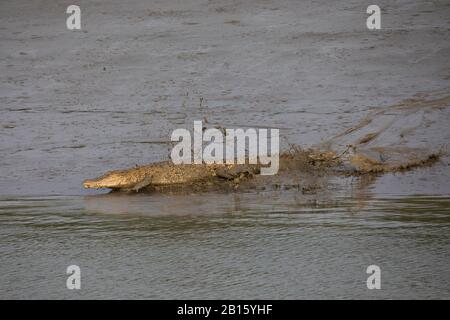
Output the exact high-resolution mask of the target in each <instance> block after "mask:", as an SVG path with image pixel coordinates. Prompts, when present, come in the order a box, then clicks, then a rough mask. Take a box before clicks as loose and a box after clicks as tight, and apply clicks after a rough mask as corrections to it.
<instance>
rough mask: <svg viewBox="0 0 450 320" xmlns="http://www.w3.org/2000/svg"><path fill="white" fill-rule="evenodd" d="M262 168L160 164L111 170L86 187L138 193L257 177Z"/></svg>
mask: <svg viewBox="0 0 450 320" xmlns="http://www.w3.org/2000/svg"><path fill="white" fill-rule="evenodd" d="M257 173H259V166H258V165H236V164H231V165H226V164H201V165H198V164H181V165H174V164H173V163H172V162H169V161H165V162H158V163H153V164H150V165H145V166H140V167H136V168H131V169H125V170H115V171H110V172H108V173H106V174H104V175H103V176H101V177H99V178H95V179H88V180H85V181H84V183H83V185H84V187H85V188H94V189H99V188H109V189H113V190H134V191H138V190H139V189H142V188H145V187H147V186H149V185H152V186H166V185H177V184H179V185H181V184H184V185H187V184H192V183H197V182H201V181H207V180H210V179H212V178H224V179H233V178H234V177H235V176H239V175H240V174H257Z"/></svg>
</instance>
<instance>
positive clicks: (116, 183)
mask: <svg viewBox="0 0 450 320" xmlns="http://www.w3.org/2000/svg"><path fill="white" fill-rule="evenodd" d="M136 183H137V177H136V176H135V175H132V174H131V175H130V173H129V172H128V171H127V170H123V171H120V170H117V171H110V172H108V173H106V174H104V175H103V176H101V177H98V178H95V179H87V180H85V181H84V182H83V186H84V187H85V188H92V189H99V188H109V189H123V188H129V187H132V186H134V185H135V184H136Z"/></svg>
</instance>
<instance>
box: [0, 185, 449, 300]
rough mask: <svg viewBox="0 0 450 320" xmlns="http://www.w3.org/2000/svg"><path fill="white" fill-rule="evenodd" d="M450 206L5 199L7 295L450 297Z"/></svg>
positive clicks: (439, 199)
mask: <svg viewBox="0 0 450 320" xmlns="http://www.w3.org/2000/svg"><path fill="white" fill-rule="evenodd" d="M300 198H301V196H300ZM449 212H450V197H448V196H430V195H415V196H389V197H377V198H360V199H355V197H351V198H348V197H337V198H324V199H322V200H321V201H317V200H314V201H304V199H299V195H298V193H297V192H292V191H285V192H279V193H271V194H270V200H269V199H268V195H267V194H264V193H263V194H256V193H251V192H250V193H242V194H236V193H231V194H229V193H224V194H210V195H209V196H208V197H205V196H199V195H165V196H157V197H152V196H149V195H134V196H130V195H127V196H124V195H104V196H86V197H70V196H54V197H19V198H14V197H13V198H3V199H2V200H1V201H0V219H1V224H2V228H0V238H1V243H2V246H1V256H2V272H1V274H0V283H2V298H31V299H39V298H55V299H60V298H154V299H169V298H248V299H250V298H281V299H284V298H289V299H297V298H319V299H320V298H364V299H366V298H367V299H371V298H400V299H403V298H450V293H449V286H450V277H449V275H448V265H449V262H450V258H449V255H448V252H449V250H450V213H449ZM71 264H76V265H78V266H80V268H81V275H82V282H81V283H82V289H81V290H79V291H76V292H74V291H70V290H67V289H66V284H65V281H66V275H65V269H66V268H67V266H68V265H71ZM372 264H376V265H378V266H380V268H381V276H382V277H381V281H382V282H381V283H382V288H381V290H368V289H367V287H366V278H367V276H368V275H367V274H366V273H365V270H366V268H367V266H369V265H372Z"/></svg>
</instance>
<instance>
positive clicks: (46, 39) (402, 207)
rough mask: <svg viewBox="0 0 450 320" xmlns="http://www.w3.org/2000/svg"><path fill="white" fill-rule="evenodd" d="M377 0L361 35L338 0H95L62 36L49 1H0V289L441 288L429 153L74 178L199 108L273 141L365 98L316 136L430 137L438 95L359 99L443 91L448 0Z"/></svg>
mask: <svg viewBox="0 0 450 320" xmlns="http://www.w3.org/2000/svg"><path fill="white" fill-rule="evenodd" d="M380 5H381V6H382V8H383V15H384V16H383V20H382V21H383V29H382V30H380V31H378V32H368V30H367V29H366V26H365V19H366V16H365V9H366V8H365V7H364V6H361V3H360V1H357V0H355V1H347V0H346V1H333V2H332V3H330V1H290V0H286V1H245V2H242V3H241V2H236V1H227V0H221V1H208V3H207V4H206V5H205V1H197V0H186V1H182V2H180V1H161V2H159V1H153V2H152V3H151V4H149V3H148V2H147V1H142V0H130V1H127V3H126V4H125V3H124V2H123V1H118V0H112V1H107V2H106V1H97V2H89V3H83V4H82V12H83V18H82V19H83V20H82V23H83V31H81V32H69V31H67V30H66V29H65V23H64V22H65V21H64V19H65V17H66V16H65V10H66V3H64V2H58V1H47V0H44V1H39V2H32V1H31V2H30V1H25V0H17V1H9V2H7V1H3V2H1V3H0V18H1V19H0V40H1V50H0V58H1V59H0V112H1V116H0V257H1V258H0V298H1V299H5V298H22V299H23V298H32V299H40V298H54V299H61V298H249V299H253V298H292V299H296V298H367V299H370V298H447V299H448V298H450V290H449V288H450V276H449V274H450V273H449V268H448V266H449V265H450V256H449V254H448V253H449V252H450V232H449V231H450V209H449V205H450V184H449V181H450V166H449V163H450V158H449V157H448V155H445V156H444V157H442V158H441V159H440V161H439V162H437V163H436V164H434V165H433V166H431V167H425V168H419V169H415V170H413V171H409V172H402V173H396V174H386V175H384V176H378V177H375V176H365V177H364V176H363V177H354V178H330V179H329V181H325V182H326V183H325V186H326V187H325V188H324V189H323V190H320V191H318V193H316V194H303V193H302V192H301V191H300V190H295V189H290V190H270V189H268V190H266V191H261V192H255V191H251V190H247V191H245V192H244V191H240V190H238V191H236V192H229V193H227V192H223V193H218V192H214V193H204V194H198V193H194V194H189V193H183V194H181V193H178V194H137V195H124V194H105V191H104V190H100V191H92V190H83V189H82V181H83V179H86V178H92V177H95V176H98V175H100V174H102V173H104V172H105V171H107V170H111V169H118V168H126V167H130V166H134V165H135V164H146V163H150V162H153V161H160V160H166V159H167V155H168V153H169V150H170V149H169V148H170V143H168V141H169V137H170V133H171V132H172V130H173V129H175V128H186V129H191V128H192V126H193V121H194V120H201V119H204V118H206V119H207V120H208V123H209V125H211V126H213V125H216V124H217V125H221V126H224V127H226V128H237V127H244V128H246V127H258V128H259V127H273V128H279V129H280V136H281V144H282V145H281V148H282V149H283V148H286V147H287V146H288V144H290V143H294V144H298V145H300V146H302V147H305V146H306V147H307V146H311V145H314V144H319V143H321V142H323V141H324V140H327V139H329V138H330V137H333V136H335V135H338V134H339V133H341V132H343V131H344V130H346V129H348V128H349V127H352V126H355V125H357V124H358V123H359V121H360V120H361V119H364V117H365V116H366V115H367V114H368V113H372V114H375V115H376V117H374V119H373V121H372V122H371V124H370V125H369V126H368V127H367V128H366V129H367V130H370V131H366V132H363V131H357V132H353V133H352V135H349V136H347V137H345V138H346V139H342V140H339V141H333V143H334V142H336V145H339V143H341V144H342V145H345V144H347V143H353V141H357V140H358V139H359V138H361V137H363V136H364V135H365V134H367V133H372V132H377V133H379V136H378V137H377V139H375V140H373V141H370V142H369V143H368V144H367V146H368V147H376V146H379V144H380V143H381V144H382V146H389V147H393V146H394V147H395V146H398V145H400V144H402V145H405V146H410V147H433V148H440V147H445V146H446V144H447V151H448V141H449V140H450V126H448V123H449V121H450V112H449V106H448V105H442V106H439V108H435V109H433V110H431V109H430V108H428V109H426V108H424V109H421V108H420V107H421V106H420V105H419V107H418V108H416V109H415V110H414V112H411V113H399V112H397V113H396V112H391V110H390V109H387V111H386V112H385V113H377V112H376V111H377V110H379V108H384V107H387V106H391V105H394V104H396V103H400V102H401V101H405V99H408V98H411V97H413V96H414V95H416V94H421V93H430V94H431V98H433V93H435V92H440V94H441V95H448V94H449V89H448V88H449V87H450V73H449V70H450V61H449V59H448V57H449V56H450V47H449V45H448V44H449V43H450V33H449V32H448V30H449V27H450V20H449V17H450V6H449V5H448V3H447V2H446V1H435V2H432V3H431V2H422V1H414V0H408V1H402V3H401V4H398V3H394V2H389V1H386V2H383V3H380ZM200 100H202V104H200ZM441 107H442V108H441ZM383 110H384V109H383ZM409 111H410V110H408V112H409ZM374 112H375V113H374ZM392 119H394V120H395V121H393V122H392V126H391V127H385V125H386V123H391V120H392ZM347 138H348V139H347ZM444 149H445V148H444ZM71 264H76V265H78V266H80V268H81V272H82V289H81V290H79V291H71V290H67V289H66V283H65V282H66V278H67V275H66V273H65V271H66V268H67V266H69V265H71ZM371 264H375V265H378V266H380V268H381V272H382V274H381V279H382V280H381V281H382V285H381V286H382V289H381V290H368V289H367V287H366V279H367V276H368V275H367V274H366V273H365V271H366V268H367V266H369V265H371Z"/></svg>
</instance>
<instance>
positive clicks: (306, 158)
mask: <svg viewBox="0 0 450 320" xmlns="http://www.w3.org/2000/svg"><path fill="white" fill-rule="evenodd" d="M438 157H439V154H437V153H432V152H431V153H430V152H425V151H424V150H422V149H419V148H414V149H408V148H402V149H398V148H370V149H361V150H359V151H358V152H353V153H351V152H350V151H349V150H345V151H344V152H341V153H340V154H338V153H336V152H334V151H330V150H327V151H321V150H316V149H307V150H303V149H301V148H299V147H292V146H291V149H290V150H289V151H287V152H285V153H283V154H281V155H280V169H279V172H278V174H277V176H282V177H286V176H293V175H294V174H297V173H300V174H303V175H308V174H309V175H311V174H315V175H325V174H327V175H346V176H348V175H361V174H370V173H383V172H393V171H400V170H406V169H411V168H413V167H416V166H422V165H424V164H428V163H432V162H434V161H435V160H437V159H438ZM260 169H261V165H260V164H255V165H251V164H181V165H175V164H173V163H172V162H171V161H163V162H157V163H152V164H149V165H144V166H136V167H133V168H129V169H124V170H114V171H109V172H107V173H106V174H104V175H102V176H100V177H98V178H95V179H88V180H85V181H84V183H83V185H84V187H85V188H93V189H101V188H108V189H111V190H113V191H136V192H137V191H141V190H150V189H153V190H155V189H156V190H164V188H166V187H174V186H178V187H188V188H191V189H194V190H195V189H199V188H200V189H201V188H203V189H205V188H208V189H212V188H213V187H214V186H219V187H220V188H222V189H223V188H224V187H231V188H233V187H236V186H237V185H239V184H241V183H243V182H245V181H248V180H252V179H254V178H255V177H258V178H259V179H258V180H257V181H258V182H259V183H264V182H268V181H273V179H272V180H270V177H271V176H261V175H260ZM203 189H202V190H203Z"/></svg>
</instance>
